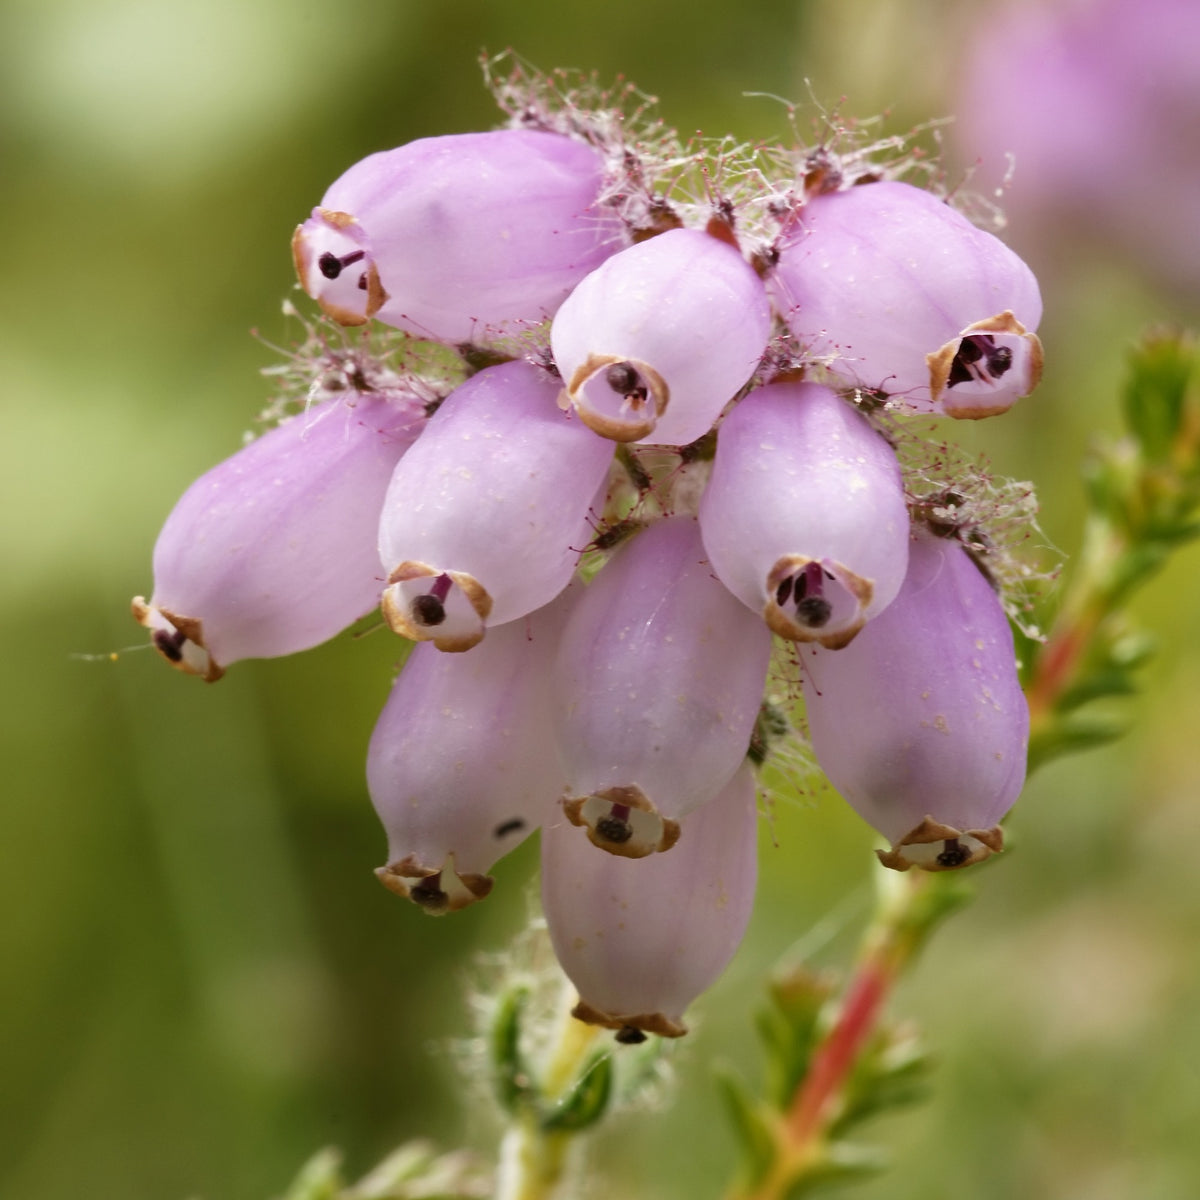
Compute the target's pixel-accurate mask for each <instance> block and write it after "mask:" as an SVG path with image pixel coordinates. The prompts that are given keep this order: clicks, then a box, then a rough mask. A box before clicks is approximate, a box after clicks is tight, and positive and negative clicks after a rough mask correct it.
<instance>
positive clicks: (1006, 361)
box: [987, 346, 1013, 379]
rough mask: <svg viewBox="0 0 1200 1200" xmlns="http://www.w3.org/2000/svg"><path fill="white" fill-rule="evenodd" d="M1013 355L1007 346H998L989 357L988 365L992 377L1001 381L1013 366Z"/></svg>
mask: <svg viewBox="0 0 1200 1200" xmlns="http://www.w3.org/2000/svg"><path fill="white" fill-rule="evenodd" d="M1012 360H1013V353H1012V351H1011V350H1010V349H1009V348H1008V347H1007V346H997V347H996V349H995V350H993V351H992V353H991V354H989V355H988V360H987V365H988V370H989V371H990V372H991V374H992V376H993V377H994V378H996V379H999V378H1000V376H1001V375H1003V374H1004V373H1005V372H1006V371H1007V370H1008V369H1009V367H1011V366H1012Z"/></svg>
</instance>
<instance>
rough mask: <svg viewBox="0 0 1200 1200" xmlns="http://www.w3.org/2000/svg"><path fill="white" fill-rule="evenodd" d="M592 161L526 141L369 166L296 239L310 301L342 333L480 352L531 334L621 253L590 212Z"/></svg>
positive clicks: (538, 140) (424, 144) (386, 156)
mask: <svg viewBox="0 0 1200 1200" xmlns="http://www.w3.org/2000/svg"><path fill="white" fill-rule="evenodd" d="M603 167H604V164H603V160H602V158H601V156H600V154H599V153H598V152H597V151H596V150H594V149H592V147H590V146H588V145H586V144H585V143H583V142H580V141H576V140H575V139H573V138H570V137H565V136H563V135H561V134H555V133H543V132H539V131H536V130H528V129H502V130H495V131H493V132H490V133H463V134H454V135H450V136H446V137H433V138H421V139H420V140H418V141H415V142H409V143H408V144H407V145H405V146H400V147H398V148H397V149H395V150H385V151H383V152H381V153H379V154H372V155H370V156H369V157H368V158H365V159H363V160H362V161H361V162H359V163H356V164H355V165H354V166H353V167H351V168H350V169H349V170H348V171H347V172H346V173H345V174H344V175H343V176H342V177H341V178H340V179H338V180H337V181H336V182H335V183H333V185H332V186H331V187H330V188H329V190H328V191H327V192H326V193H325V196H324V198H323V199H322V201H321V203H320V205H319V206H318V207H317V208H315V209H313V214H312V216H311V217H310V218H309V219H308V220H307V221H305V222H304V224H303V225H301V226H300V227H299V228H298V229H297V230H296V234H295V237H294V238H293V240H292V250H293V255H294V257H295V260H296V273H297V274H298V275H299V277H300V283H301V284H302V285H303V287H304V289H305V291H307V292H308V294H309V295H310V296H312V297H313V298H314V299H315V300H317V301H318V302H319V303H320V305H321V307H322V308H323V309H324V310H325V312H326V313H327V314H328V315H329V316H330V317H332V318H333V319H334V320H336V321H340V322H341V323H342V324H343V325H361V324H363V323H364V322H365V321H367V320H368V319H369V318H370V317H376V318H377V319H378V320H380V321H382V322H384V323H385V324H387V325H393V326H395V327H396V328H397V329H403V330H406V331H407V332H409V333H414V334H416V335H417V336H418V337H425V338H434V339H437V340H441V341H447V342H479V341H485V340H488V339H489V337H490V336H491V335H493V334H495V333H497V332H498V331H500V329H501V327H502V326H504V325H505V324H506V323H509V322H518V321H519V322H533V323H539V322H541V321H543V320H545V319H546V317H548V316H550V315H551V314H552V313H553V312H554V310H555V309H556V308H557V307H558V306H559V304H561V303H562V301H563V300H564V299H565V298H566V296H567V295H568V293H569V292H570V291H571V289H572V288H573V287H574V286H575V284H576V283H578V281H579V280H580V279H582V278H583V277H584V276H585V275H586V274H587V273H588V272H589V271H591V270H593V269H594V268H595V267H597V266H599V264H600V263H601V262H602V261H603V260H604V259H605V258H606V257H607V256H608V255H609V254H611V253H613V251H614V250H616V249H618V248H619V246H620V245H621V235H620V232H619V228H618V226H617V224H616V221H615V219H607V218H605V216H604V215H603V214H601V213H600V212H598V211H597V210H596V208H595V202H596V198H597V195H598V194H599V191H600V187H601V183H602V176H603Z"/></svg>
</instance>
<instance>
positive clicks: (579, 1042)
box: [495, 987, 601, 1200]
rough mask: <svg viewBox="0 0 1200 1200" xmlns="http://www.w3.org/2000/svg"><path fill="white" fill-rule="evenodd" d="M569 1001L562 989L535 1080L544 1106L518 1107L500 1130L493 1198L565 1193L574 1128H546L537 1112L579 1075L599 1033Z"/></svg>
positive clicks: (546, 1198) (548, 1198) (521, 1199)
mask: <svg viewBox="0 0 1200 1200" xmlns="http://www.w3.org/2000/svg"><path fill="white" fill-rule="evenodd" d="M574 999H575V996H574V990H573V989H571V988H569V987H564V989H563V1001H562V1004H561V1006H560V1018H559V1025H558V1029H557V1031H556V1033H555V1036H554V1041H553V1043H552V1044H551V1046H550V1049H549V1052H548V1054H547V1057H546V1067H545V1070H544V1071H543V1073H542V1076H541V1079H540V1080H539V1086H538V1091H539V1094H540V1096H541V1097H542V1100H543V1104H542V1105H536V1106H535V1105H533V1104H526V1105H523V1106H521V1108H520V1109H519V1110H518V1112H517V1113H516V1114H515V1115H514V1116H513V1118H512V1120H511V1122H510V1123H509V1126H508V1128H507V1129H506V1130H505V1133H504V1137H503V1139H502V1141H501V1143H500V1163H499V1167H498V1169H497V1173H496V1190H495V1200H553V1197H555V1196H556V1195H565V1194H566V1193H565V1192H563V1191H562V1190H561V1188H562V1185H563V1184H564V1183H566V1182H569V1180H570V1178H571V1175H572V1172H571V1170H570V1167H571V1158H572V1154H571V1151H572V1150H573V1149H574V1146H575V1142H576V1139H575V1137H574V1136H573V1134H574V1132H575V1131H573V1130H565V1129H556V1130H548V1129H546V1128H545V1126H544V1123H543V1118H542V1112H541V1110H543V1109H548V1108H549V1107H550V1106H551V1105H552V1104H553V1103H554V1101H556V1100H558V1099H559V1098H560V1097H561V1096H562V1095H563V1093H564V1092H565V1091H566V1090H567V1088H568V1087H569V1086H570V1085H571V1083H572V1081H573V1080H575V1079H576V1078H577V1077H578V1075H579V1073H580V1071H581V1070H582V1068H583V1065H584V1061H585V1059H586V1058H587V1056H588V1053H589V1052H590V1050H591V1048H592V1045H593V1044H594V1042H595V1040H596V1038H597V1036H598V1035H599V1033H600V1032H601V1031H600V1030H599V1029H598V1028H597V1027H596V1026H594V1025H587V1024H585V1023H584V1022H582V1021H577V1020H576V1019H575V1018H574V1017H573V1016H571V1008H572V1007H573V1005H574Z"/></svg>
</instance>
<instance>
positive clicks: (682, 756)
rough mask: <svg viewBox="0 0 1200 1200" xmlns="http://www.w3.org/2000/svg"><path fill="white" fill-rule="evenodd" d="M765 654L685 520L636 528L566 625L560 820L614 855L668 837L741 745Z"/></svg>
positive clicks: (707, 795) (713, 786)
mask: <svg viewBox="0 0 1200 1200" xmlns="http://www.w3.org/2000/svg"><path fill="white" fill-rule="evenodd" d="M770 655H771V636H770V633H769V632H768V630H767V629H766V627H765V626H764V625H763V624H762V622H761V621H759V620H757V619H756V618H755V617H754V616H753V615H752V614H751V613H749V612H747V611H746V609H745V607H744V606H743V605H741V604H739V603H738V601H737V600H735V599H734V597H733V596H731V595H730V594H729V592H728V591H727V590H726V589H725V588H724V587H723V586H722V585H721V583H720V582H719V581H718V580H717V579H716V578H715V577H714V576H713V573H712V568H711V567H710V566H709V564H708V562H707V561H706V560H705V555H704V547H703V546H702V545H701V542H700V532H699V530H698V528H697V526H696V522H695V520H693V519H692V518H688V517H675V518H671V519H668V520H664V521H660V522H658V523H657V524H655V525H651V526H650V527H649V528H648V529H646V530H645V531H644V532H642V533H640V534H638V535H637V536H636V537H635V538H634V539H633V541H632V542H630V543H628V544H626V545H625V546H624V547H622V549H620V550H619V551H618V552H617V553H616V554H615V555H614V556H613V558H612V560H611V561H610V562H609V563H608V564H607V565H606V566H605V568H604V569H603V570H602V571H601V572H600V574H599V575H598V576H597V577H596V579H595V580H594V581H593V582H592V584H591V586H590V587H588V589H587V590H586V592H585V593H584V594H583V596H582V597H581V598H580V600H579V602H578V604H577V605H576V607H575V609H574V611H573V612H572V614H571V616H570V618H569V620H568V622H567V628H566V630H565V632H564V633H563V639H562V646H561V649H560V651H559V655H558V662H557V667H556V670H555V698H556V704H555V716H556V727H557V733H558V744H559V749H560V751H561V752H562V755H563V761H564V764H565V766H566V772H567V783H568V791H567V797H566V799H565V801H564V810H565V812H566V814H567V817H568V819H569V820H571V821H572V822H573V823H575V824H576V825H582V826H585V827H586V828H587V833H588V837H589V838H590V839H591V840H592V841H593V842H594V843H595V844H596V845H597V846H600V847H601V848H603V849H605V850H608V851H610V852H612V853H613V854H618V855H624V856H627V857H631V858H635V857H641V856H643V855H647V854H653V853H654V852H655V851H656V850H667V849H669V848H670V847H671V846H672V845H673V844H674V842H675V839H676V838H677V837H678V835H679V820H680V819H681V818H682V817H684V816H685V815H686V814H687V813H689V812H691V811H693V810H694V809H696V808H698V807H699V806H700V805H702V804H704V803H706V802H707V801H708V800H710V799H711V798H712V797H713V796H715V795H716V794H717V792H718V791H720V789H721V788H722V787H724V785H725V783H726V782H727V781H728V780H729V777H730V776H731V775H732V774H733V772H734V771H735V770H736V769H737V766H738V764H739V763H740V762H741V761H742V759H743V758H744V757H745V755H746V749H747V746H748V745H749V742H750V735H751V733H752V731H753V728H754V721H755V718H756V717H757V715H758V711H759V706H760V704H761V701H762V694H763V688H764V686H765V683H766V675H767V666H768V662H769V659H770ZM576 836H578V837H579V838H580V840H581V841H583V840H584V839H583V835H582V834H577V835H576Z"/></svg>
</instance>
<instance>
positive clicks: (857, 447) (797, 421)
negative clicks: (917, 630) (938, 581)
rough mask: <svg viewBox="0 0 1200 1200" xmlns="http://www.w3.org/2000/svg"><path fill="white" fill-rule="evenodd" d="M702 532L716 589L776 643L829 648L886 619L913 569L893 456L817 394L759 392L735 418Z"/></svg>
mask: <svg viewBox="0 0 1200 1200" xmlns="http://www.w3.org/2000/svg"><path fill="white" fill-rule="evenodd" d="M700 530H701V532H702V534H703V536H704V548H705V550H706V551H707V552H708V556H709V559H710V560H711V561H712V565H713V570H714V571H716V573H717V577H718V578H719V579H720V580H721V582H722V583H723V584H725V586H726V587H727V588H729V590H730V591H731V592H732V593H733V594H734V595H735V596H737V598H738V599H739V600H741V601H742V603H743V604H745V605H746V606H747V607H749V608H751V609H753V611H754V612H756V613H759V614H761V616H762V617H763V619H764V620H765V621H766V623H767V625H768V626H769V627H770V628H771V630H772V631H773V632H774V633H777V634H779V635H780V637H784V638H788V639H790V640H792V641H804V642H809V641H813V642H819V643H820V644H821V645H823V646H828V647H830V648H836V647H839V646H844V645H846V643H847V642H849V641H850V639H851V638H853V637H854V636H855V635H856V634H857V633H858V631H859V630H860V629H861V628H862V627H863V625H864V623H865V622H866V621H868V620H869V619H870V618H871V617H873V616H874V615H875V614H876V613H878V612H880V611H882V610H883V609H884V608H886V606H887V605H888V604H889V603H890V602H891V600H892V598H893V597H894V596H895V595H896V593H897V591H899V589H900V584H901V581H902V580H903V579H904V570H905V565H906V563H907V560H908V510H907V508H906V507H905V503H904V485H903V483H902V481H901V478H900V467H899V465H898V464H897V462H896V455H895V452H894V451H893V450H892V448H891V446H889V445H888V444H887V442H886V441H885V440H884V439H883V437H881V436H880V434H879V433H877V432H876V431H875V429H873V428H872V427H871V425H870V423H869V422H868V421H867V420H866V418H865V417H863V416H862V415H861V414H860V413H858V412H856V411H855V410H854V409H853V407H852V406H851V405H849V404H848V403H846V402H844V401H842V400H840V399H838V397H837V396H836V395H835V394H834V393H833V392H832V391H830V390H829V388H826V387H821V386H819V385H818V384H814V383H776V384H771V385H769V386H768V387H764V388H759V389H758V390H757V391H754V392H751V393H750V395H749V396H747V397H746V398H745V399H744V400H742V401H741V402H740V403H739V404H738V405H737V407H736V408H734V409H733V411H732V412H731V413H730V414H729V415H728V416H727V417H726V418H725V420H724V422H723V423H722V425H721V428H720V432H719V434H718V438H717V454H716V460H715V462H714V464H713V472H712V478H711V479H710V480H709V484H708V488H707V489H706V491H705V493H704V497H703V499H702V500H701V502H700Z"/></svg>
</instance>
